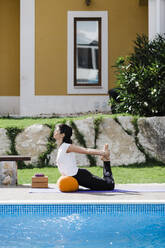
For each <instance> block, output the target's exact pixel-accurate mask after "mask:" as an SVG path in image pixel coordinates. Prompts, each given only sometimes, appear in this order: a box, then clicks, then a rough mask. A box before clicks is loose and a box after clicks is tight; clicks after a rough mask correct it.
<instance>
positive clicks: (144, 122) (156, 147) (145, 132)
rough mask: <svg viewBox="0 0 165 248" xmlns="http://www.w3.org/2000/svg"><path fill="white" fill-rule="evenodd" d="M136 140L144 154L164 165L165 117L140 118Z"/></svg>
mask: <svg viewBox="0 0 165 248" xmlns="http://www.w3.org/2000/svg"><path fill="white" fill-rule="evenodd" d="M138 127H139V134H138V136H137V137H138V139H139V142H140V144H141V145H142V147H143V148H144V150H145V152H146V153H147V154H149V155H150V156H151V157H154V158H155V159H157V160H159V161H161V162H163V163H165V117H150V118H140V119H139V120H138Z"/></svg>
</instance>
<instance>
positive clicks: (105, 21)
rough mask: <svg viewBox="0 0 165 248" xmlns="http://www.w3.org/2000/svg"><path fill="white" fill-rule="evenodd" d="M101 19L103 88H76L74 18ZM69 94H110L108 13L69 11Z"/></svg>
mask: <svg viewBox="0 0 165 248" xmlns="http://www.w3.org/2000/svg"><path fill="white" fill-rule="evenodd" d="M75 17H101V18H102V34H101V37H102V48H101V49H102V61H101V65H102V68H101V71H102V75H101V78H102V87H100V88H92V87H91V88H84V87H79V88H78V87H74V83H73V82H74V75H73V74H74V70H73V68H74V18H75ZM67 30H68V59H67V65H68V73H67V77H68V79H67V86H68V94H107V93H108V12H107V11H68V29H67Z"/></svg>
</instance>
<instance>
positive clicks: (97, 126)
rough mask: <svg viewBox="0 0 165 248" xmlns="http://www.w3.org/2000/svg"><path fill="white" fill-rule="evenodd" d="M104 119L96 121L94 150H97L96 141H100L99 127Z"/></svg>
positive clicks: (98, 118)
mask: <svg viewBox="0 0 165 248" xmlns="http://www.w3.org/2000/svg"><path fill="white" fill-rule="evenodd" d="M102 119H103V118H102V117H97V118H95V119H94V129H95V145H94V148H95V149H96V148H97V146H96V141H97V139H98V136H99V134H100V131H99V126H100V123H101V122H102Z"/></svg>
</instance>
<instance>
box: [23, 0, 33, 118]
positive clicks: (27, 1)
mask: <svg viewBox="0 0 165 248" xmlns="http://www.w3.org/2000/svg"><path fill="white" fill-rule="evenodd" d="M34 94H35V0H20V114H21V115H24V114H25V115H26V113H27V111H29V109H31V108H33V100H34V99H33V98H34Z"/></svg>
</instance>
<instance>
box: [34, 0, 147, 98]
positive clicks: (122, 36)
mask: <svg viewBox="0 0 165 248" xmlns="http://www.w3.org/2000/svg"><path fill="white" fill-rule="evenodd" d="M91 2H92V4H91V6H89V7H87V6H86V5H85V0H60V1H58V0H36V54H35V55H36V95H67V11H68V10H71V11H103V10H108V16H109V19H108V22H109V23H108V27H109V88H112V87H113V86H114V85H113V84H114V73H113V70H112V68H111V67H112V65H114V63H115V60H116V59H117V57H118V56H122V55H127V54H128V53H129V52H131V47H132V45H133V40H135V38H136V34H137V33H139V34H140V33H145V34H147V33H148V15H147V11H148V8H147V6H139V0H91Z"/></svg>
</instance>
